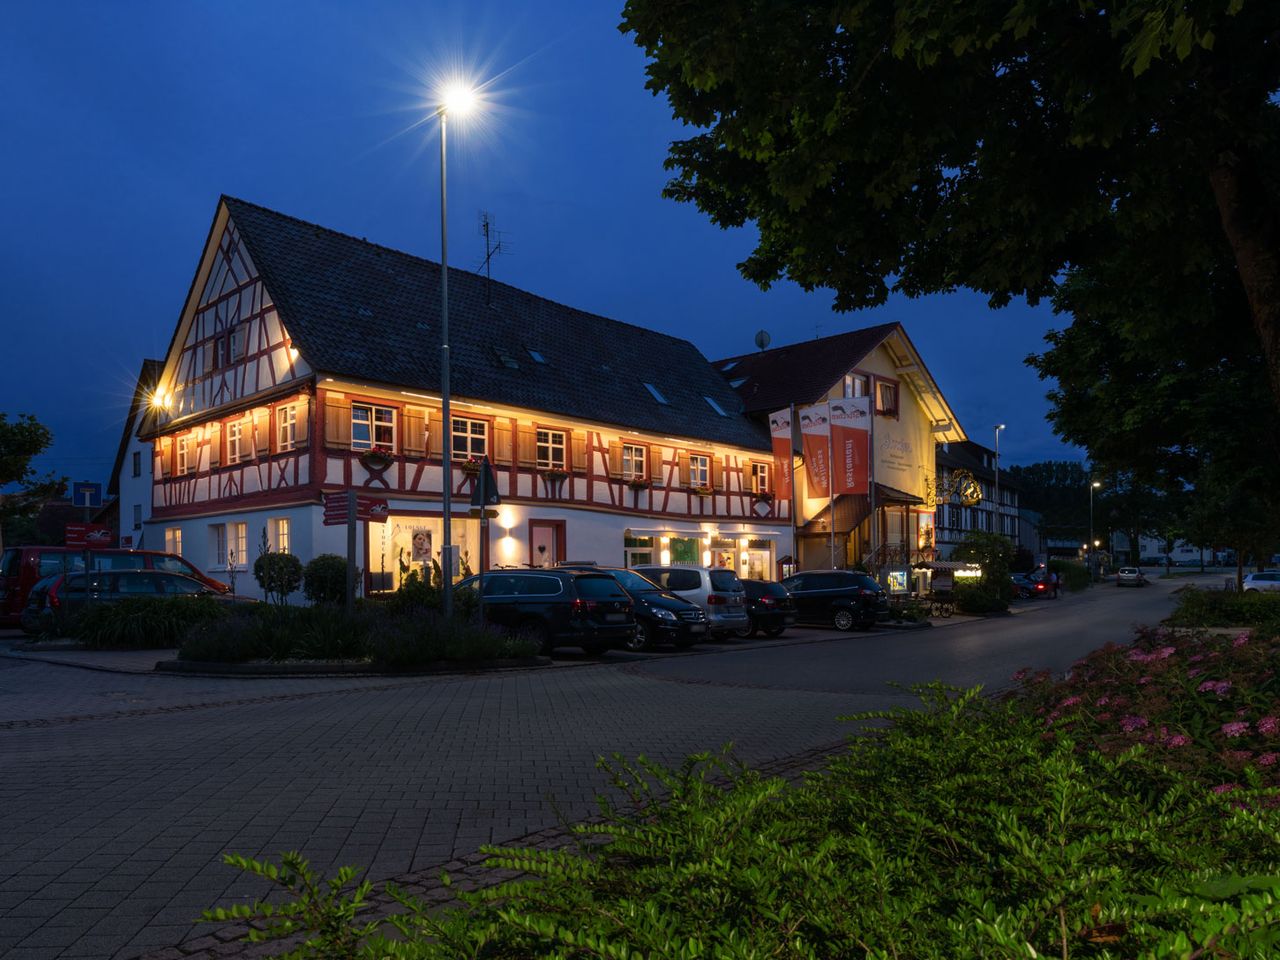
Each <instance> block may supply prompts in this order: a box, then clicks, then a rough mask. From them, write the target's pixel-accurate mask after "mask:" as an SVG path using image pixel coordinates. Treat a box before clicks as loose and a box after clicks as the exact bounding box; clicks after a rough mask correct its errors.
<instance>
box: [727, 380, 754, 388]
mask: <svg viewBox="0 0 1280 960" xmlns="http://www.w3.org/2000/svg"><path fill="white" fill-rule="evenodd" d="M750 379H751V378H750V377H739V378H738V379H737V380H730V381H729V386H731V387H733V389H735V390H737V389H738V388H739V387H740V386H742V385H743V384H744V383H746V382H747V381H748V380H750Z"/></svg>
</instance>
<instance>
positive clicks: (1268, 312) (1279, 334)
mask: <svg viewBox="0 0 1280 960" xmlns="http://www.w3.org/2000/svg"><path fill="white" fill-rule="evenodd" d="M1209 182H1210V184H1211V185H1212V186H1213V195H1214V198H1215V199H1216V200H1217V204H1218V215H1219V217H1221V219H1222V230H1223V233H1225V234H1226V237H1227V242H1228V243H1230V244H1231V250H1232V252H1233V253H1234V254H1235V258H1236V269H1237V270H1238V271H1239V274H1240V281H1241V283H1243V284H1244V292H1245V296H1247V297H1248V299H1249V312H1250V314H1251V315H1252V317H1253V329H1254V333H1256V334H1257V337H1258V343H1259V345H1260V346H1261V348H1262V355H1263V357H1264V358H1265V359H1266V362H1267V373H1268V375H1269V376H1270V378H1271V392H1272V395H1273V397H1274V399H1275V402H1276V407H1277V408H1280V217H1277V213H1276V210H1275V208H1274V207H1273V206H1272V204H1271V198H1270V197H1269V196H1268V193H1267V189H1266V186H1265V185H1264V184H1263V182H1262V177H1261V176H1260V175H1259V173H1258V170H1257V166H1256V164H1255V163H1254V160H1253V158H1252V156H1251V155H1250V154H1248V153H1247V152H1246V151H1245V150H1243V149H1242V150H1239V151H1224V152H1223V153H1221V154H1220V155H1219V157H1218V162H1217V163H1216V164H1215V165H1214V167H1213V168H1212V169H1211V170H1210V171H1209Z"/></svg>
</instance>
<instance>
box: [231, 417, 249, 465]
mask: <svg viewBox="0 0 1280 960" xmlns="http://www.w3.org/2000/svg"><path fill="white" fill-rule="evenodd" d="M226 430H227V463H239V462H240V461H241V460H244V459H246V457H247V454H248V450H247V449H246V448H245V437H244V421H242V420H232V421H231V422H230V423H228V424H227V427H226Z"/></svg>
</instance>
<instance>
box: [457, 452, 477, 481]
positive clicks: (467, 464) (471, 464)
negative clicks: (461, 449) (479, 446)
mask: <svg viewBox="0 0 1280 960" xmlns="http://www.w3.org/2000/svg"><path fill="white" fill-rule="evenodd" d="M458 469H460V470H461V471H462V472H463V473H465V474H467V476H470V477H474V476H477V475H478V474H479V473H480V461H479V460H478V459H476V458H475V457H467V459H465V460H463V461H461V462H459V464H458Z"/></svg>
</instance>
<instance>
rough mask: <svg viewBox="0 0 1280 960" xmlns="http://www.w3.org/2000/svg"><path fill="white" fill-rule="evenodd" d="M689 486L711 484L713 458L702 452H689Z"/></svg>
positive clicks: (706, 485) (707, 485)
mask: <svg viewBox="0 0 1280 960" xmlns="http://www.w3.org/2000/svg"><path fill="white" fill-rule="evenodd" d="M689 486H691V487H709V486H711V458H710V457H708V456H706V455H705V454H701V453H691V454H689Z"/></svg>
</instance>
